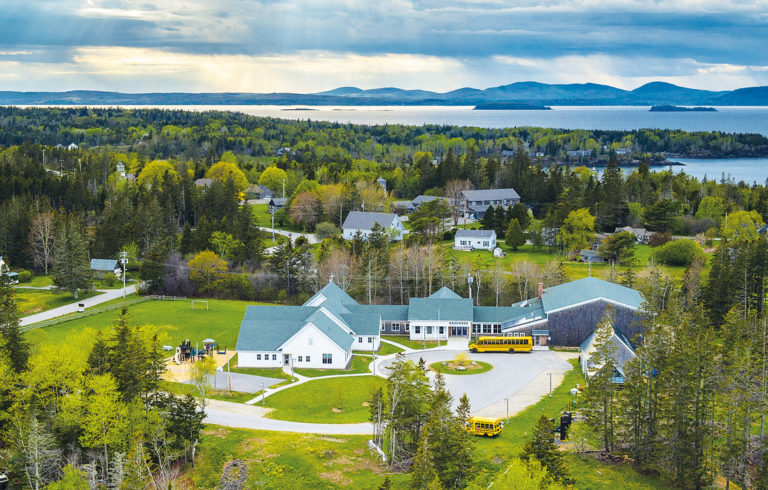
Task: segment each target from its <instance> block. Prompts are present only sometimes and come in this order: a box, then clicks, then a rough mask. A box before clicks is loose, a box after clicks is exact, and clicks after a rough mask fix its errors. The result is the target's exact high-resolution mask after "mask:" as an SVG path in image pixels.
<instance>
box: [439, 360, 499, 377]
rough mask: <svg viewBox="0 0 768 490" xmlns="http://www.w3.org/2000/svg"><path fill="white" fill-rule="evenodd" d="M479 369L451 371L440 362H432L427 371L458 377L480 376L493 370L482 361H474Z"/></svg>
mask: <svg viewBox="0 0 768 490" xmlns="http://www.w3.org/2000/svg"><path fill="white" fill-rule="evenodd" d="M475 362H476V363H477V364H478V365H479V366H480V367H479V368H477V369H467V370H465V371H458V370H456V369H451V368H450V367H449V366H443V363H442V362H433V363H432V364H430V365H429V369H431V370H432V371H436V372H438V373H443V374H455V375H458V376H466V375H469V374H482V373H487V372H488V371H490V370H491V369H493V366H492V365H490V364H488V363H487V362H482V361H475Z"/></svg>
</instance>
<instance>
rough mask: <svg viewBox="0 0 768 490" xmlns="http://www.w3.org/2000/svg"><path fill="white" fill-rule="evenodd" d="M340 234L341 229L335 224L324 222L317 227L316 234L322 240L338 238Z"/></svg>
mask: <svg viewBox="0 0 768 490" xmlns="http://www.w3.org/2000/svg"><path fill="white" fill-rule="evenodd" d="M339 233H340V231H339V228H338V227H337V226H336V225H334V224H333V223H329V222H327V221H323V222H322V223H319V224H318V225H317V226H316V227H315V234H316V235H317V238H319V239H320V240H325V239H326V238H331V237H332V236H336V235H338V234H339Z"/></svg>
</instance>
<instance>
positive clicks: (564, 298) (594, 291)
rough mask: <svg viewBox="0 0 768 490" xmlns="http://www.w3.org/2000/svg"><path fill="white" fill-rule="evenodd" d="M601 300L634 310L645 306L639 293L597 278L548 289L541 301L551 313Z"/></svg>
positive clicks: (588, 278) (546, 310) (587, 278)
mask: <svg viewBox="0 0 768 490" xmlns="http://www.w3.org/2000/svg"><path fill="white" fill-rule="evenodd" d="M600 298H604V299H606V300H608V301H610V302H613V303H619V304H621V305H625V306H628V307H630V308H633V309H638V308H640V307H641V306H642V304H643V296H642V295H641V294H640V292H639V291H636V290H634V289H630V288H628V287H624V286H621V285H619V284H614V283H612V282H608V281H603V280H602V279H597V278H596V277H585V278H584V279H578V280H576V281H571V282H566V283H564V284H560V285H559V286H553V287H549V288H546V289H545V290H544V293H543V294H542V297H541V301H542V303H543V305H544V311H545V312H547V313H550V312H552V311H555V310H559V309H562V308H566V307H569V306H574V305H576V304H580V303H588V302H590V301H594V300H597V299H600Z"/></svg>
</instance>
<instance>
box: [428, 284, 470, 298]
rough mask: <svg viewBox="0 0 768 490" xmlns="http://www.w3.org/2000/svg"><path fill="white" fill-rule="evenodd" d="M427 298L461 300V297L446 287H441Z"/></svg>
mask: <svg viewBox="0 0 768 490" xmlns="http://www.w3.org/2000/svg"><path fill="white" fill-rule="evenodd" d="M429 297H430V298H434V299H462V298H461V296H459V295H458V294H456V293H455V292H453V290H452V289H450V288H448V287H446V286H443V287H441V288H440V289H439V290H437V291H435V292H434V293H432V294H431V295H430V296H429Z"/></svg>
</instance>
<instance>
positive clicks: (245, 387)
mask: <svg viewBox="0 0 768 490" xmlns="http://www.w3.org/2000/svg"><path fill="white" fill-rule="evenodd" d="M229 376H230V377H231V380H232V391H240V392H243V393H257V392H259V391H261V390H262V389H263V388H269V387H270V386H274V385H276V384H278V383H282V382H283V381H284V380H282V379H278V378H267V377H265V376H251V375H250V374H241V373H231V374H229ZM227 377H228V375H227V373H226V372H224V371H216V374H215V376H211V379H210V382H211V387H212V388H214V389H219V390H225V389H227V388H228V387H229V382H228V380H227ZM184 383H185V384H192V381H191V380H190V381H184Z"/></svg>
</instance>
